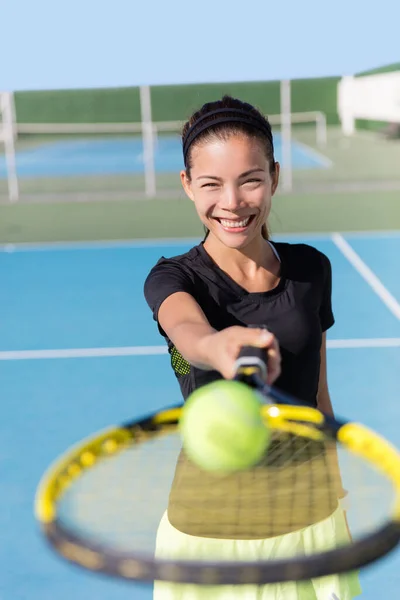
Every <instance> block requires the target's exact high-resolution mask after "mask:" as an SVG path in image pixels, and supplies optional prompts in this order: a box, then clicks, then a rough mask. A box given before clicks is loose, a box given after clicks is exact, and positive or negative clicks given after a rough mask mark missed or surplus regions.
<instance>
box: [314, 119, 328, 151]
mask: <svg viewBox="0 0 400 600" xmlns="http://www.w3.org/2000/svg"><path fill="white" fill-rule="evenodd" d="M315 119H316V129H317V146H318V147H319V148H324V146H326V144H327V142H328V135H327V124H326V115H325V114H324V113H323V112H317V114H316V116H315Z"/></svg>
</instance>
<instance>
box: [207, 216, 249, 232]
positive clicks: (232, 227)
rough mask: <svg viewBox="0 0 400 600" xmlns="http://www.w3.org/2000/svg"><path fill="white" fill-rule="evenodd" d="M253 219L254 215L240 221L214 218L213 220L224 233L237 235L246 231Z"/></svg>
mask: <svg viewBox="0 0 400 600" xmlns="http://www.w3.org/2000/svg"><path fill="white" fill-rule="evenodd" d="M254 218H255V215H249V216H248V217H243V218H241V219H222V218H218V217H215V220H216V221H218V222H219V224H220V225H221V226H222V227H223V229H225V231H227V230H228V231H231V232H234V233H237V232H241V231H244V230H245V229H247V227H248V226H249V225H250V223H251V222H252V221H253V220H254Z"/></svg>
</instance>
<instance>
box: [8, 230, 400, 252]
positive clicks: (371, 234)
mask: <svg viewBox="0 0 400 600" xmlns="http://www.w3.org/2000/svg"><path fill="white" fill-rule="evenodd" d="M332 235H335V234H334V233H332V232H331V231H326V232H322V231H321V232H319V231H305V232H300V233H285V232H283V233H277V234H274V235H273V236H272V238H273V239H274V240H276V241H279V240H291V239H294V240H298V239H301V240H310V241H311V240H317V241H330V240H331V239H332ZM342 235H344V236H346V237H357V238H363V239H365V238H369V239H371V240H373V239H374V238H377V239H381V238H383V239H385V238H393V237H394V238H397V237H398V238H400V229H393V230H370V231H352V230H349V231H343V232H342ZM201 239H202V238H201V237H198V238H193V237H190V238H151V239H142V240H141V239H130V240H129V239H127V240H97V241H80V242H71V241H64V242H62V241H61V242H37V243H35V242H17V243H15V244H14V243H9V244H0V252H5V253H7V252H10V253H11V252H18V251H24V252H31V251H32V252H33V251H35V252H39V251H43V252H44V251H53V250H107V249H108V248H149V247H150V248H151V247H158V246H166V247H168V246H187V245H188V244H190V245H192V244H198V243H199V242H200V241H201Z"/></svg>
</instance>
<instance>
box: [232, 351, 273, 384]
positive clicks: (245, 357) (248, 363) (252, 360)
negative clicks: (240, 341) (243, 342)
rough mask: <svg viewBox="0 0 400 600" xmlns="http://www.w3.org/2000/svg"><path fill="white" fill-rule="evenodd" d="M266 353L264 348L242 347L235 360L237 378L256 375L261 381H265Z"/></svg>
mask: <svg viewBox="0 0 400 600" xmlns="http://www.w3.org/2000/svg"><path fill="white" fill-rule="evenodd" d="M267 360H268V351H267V349H266V348H256V347H254V346H243V348H241V350H240V352H239V356H238V358H237V359H236V363H235V370H236V374H237V375H236V376H237V377H238V378H242V377H243V378H245V377H246V376H248V375H254V374H257V375H258V376H259V377H261V379H262V380H263V381H266V379H267Z"/></svg>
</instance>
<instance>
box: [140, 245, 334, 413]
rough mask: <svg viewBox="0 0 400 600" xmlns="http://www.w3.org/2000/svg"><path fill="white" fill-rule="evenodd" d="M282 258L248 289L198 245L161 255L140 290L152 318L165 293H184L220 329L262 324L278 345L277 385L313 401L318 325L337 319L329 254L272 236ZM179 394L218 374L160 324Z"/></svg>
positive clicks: (186, 393)
mask: <svg viewBox="0 0 400 600" xmlns="http://www.w3.org/2000/svg"><path fill="white" fill-rule="evenodd" d="M271 244H272V245H273V248H274V249H275V251H276V253H277V255H278V256H279V258H280V261H281V273H280V281H279V284H278V285H277V287H275V288H274V289H272V290H270V291H268V292H255V293H254V292H248V291H246V290H245V289H244V288H242V287H241V286H240V285H238V284H237V283H236V282H235V281H234V280H233V279H232V278H231V277H230V276H229V275H228V274H227V273H225V272H224V271H223V270H222V269H220V268H219V267H218V265H217V264H216V263H215V262H214V261H213V260H212V258H211V257H210V256H209V255H208V254H207V252H206V250H205V248H204V246H203V244H199V245H197V246H195V247H194V248H192V249H191V250H189V252H187V253H185V254H182V255H180V256H175V257H173V258H164V257H162V258H161V259H160V260H159V261H158V262H157V264H156V265H155V266H154V267H153V269H152V270H151V271H150V273H149V275H148V277H147V279H146V282H145V286H144V293H145V297H146V300H147V303H148V304H149V306H150V308H151V310H152V312H153V316H154V319H155V320H156V321H157V318H158V311H159V308H160V306H161V304H162V303H163V302H164V300H165V299H166V298H167V297H168V296H170V295H171V294H174V293H175V292H186V293H188V294H190V295H192V296H193V298H194V299H195V300H196V301H197V303H198V304H199V305H200V306H201V308H202V310H203V312H204V314H205V316H206V317H207V319H208V321H209V323H210V325H211V326H212V327H213V328H214V329H216V330H218V331H220V330H222V329H225V328H226V327H230V326H233V325H241V326H248V325H266V326H267V327H268V329H269V330H270V331H272V332H273V333H274V334H275V336H276V338H277V340H278V342H279V345H280V350H281V355H282V373H281V375H280V377H279V378H278V380H277V381H276V382H275V385H276V387H278V388H280V389H282V390H284V391H286V392H287V393H289V394H292V395H295V396H297V397H298V398H299V399H301V400H302V401H303V402H305V403H306V404H308V405H310V406H316V402H317V391H318V380H319V370H320V347H321V339H322V332H324V331H326V330H327V329H328V328H329V327H331V326H332V325H333V323H334V317H333V314H332V307H331V290H332V274H331V265H330V262H329V259H328V258H327V257H326V256H325V255H324V254H322V253H321V252H319V251H318V250H317V249H315V248H313V247H312V246H309V245H306V244H288V243H282V242H279V243H278V242H271ZM159 330H160V333H161V335H163V336H164V338H165V339H166V341H167V343H168V348H169V352H170V354H171V364H172V367H173V369H174V372H175V374H176V376H177V379H178V381H179V384H180V387H181V391H182V394H183V397H184V399H186V398H187V397H188V396H189V394H190V393H191V392H193V391H194V390H195V389H197V388H198V387H201V386H202V385H205V384H207V383H209V382H211V381H215V380H216V379H220V378H221V375H220V374H219V373H218V372H216V371H204V370H201V369H198V368H196V367H193V366H192V365H189V364H188V363H187V362H186V361H185V360H184V359H183V357H182V356H181V355H180V354H179V352H178V350H177V349H176V348H175V347H174V345H173V343H172V342H171V340H169V339H168V337H167V335H166V333H165V332H164V331H163V330H162V328H161V326H160V325H159Z"/></svg>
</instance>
